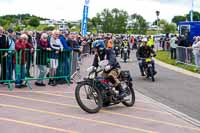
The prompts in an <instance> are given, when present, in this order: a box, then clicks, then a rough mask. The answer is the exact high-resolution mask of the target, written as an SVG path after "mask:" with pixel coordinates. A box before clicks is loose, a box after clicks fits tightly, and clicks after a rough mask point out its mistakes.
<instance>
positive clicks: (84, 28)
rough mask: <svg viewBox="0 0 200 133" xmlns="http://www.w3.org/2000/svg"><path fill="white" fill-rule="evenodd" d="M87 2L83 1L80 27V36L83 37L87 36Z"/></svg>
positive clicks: (86, 0) (87, 0)
mask: <svg viewBox="0 0 200 133" xmlns="http://www.w3.org/2000/svg"><path fill="white" fill-rule="evenodd" d="M88 5H89V0H85V4H84V8H83V19H82V25H81V34H82V35H83V36H85V35H87V22H88V9H89V6H88Z"/></svg>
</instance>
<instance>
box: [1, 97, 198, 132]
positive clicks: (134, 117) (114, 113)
mask: <svg viewBox="0 0 200 133" xmlns="http://www.w3.org/2000/svg"><path fill="white" fill-rule="evenodd" d="M0 95H3V96H8V97H14V98H19V99H25V100H32V101H37V102H44V103H49V104H55V105H60V106H69V107H73V108H80V107H79V106H75V105H70V104H62V103H57V102H49V101H45V100H38V99H32V98H26V97H21V96H13V95H8V94H0ZM101 112H104V113H107V114H112V115H117V116H123V117H127V118H131V119H139V120H144V121H150V122H154V123H159V124H164V125H168V126H173V127H179V128H185V129H190V130H195V131H199V132H200V128H193V127H188V126H182V125H179V124H175V123H171V122H164V121H160V120H154V119H149V118H143V117H137V116H132V115H127V114H122V113H117V112H112V111H107V110H101Z"/></svg>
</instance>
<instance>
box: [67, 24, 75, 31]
mask: <svg viewBox="0 0 200 133" xmlns="http://www.w3.org/2000/svg"><path fill="white" fill-rule="evenodd" d="M67 26H68V28H69V30H70V29H71V28H72V27H73V26H74V25H73V24H72V23H69V22H68V23H67Z"/></svg>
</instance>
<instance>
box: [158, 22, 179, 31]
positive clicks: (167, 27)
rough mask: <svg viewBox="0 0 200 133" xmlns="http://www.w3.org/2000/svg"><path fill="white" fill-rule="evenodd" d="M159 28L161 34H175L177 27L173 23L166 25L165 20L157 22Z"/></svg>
mask: <svg viewBox="0 0 200 133" xmlns="http://www.w3.org/2000/svg"><path fill="white" fill-rule="evenodd" d="M159 26H160V27H161V28H162V33H165V34H166V33H175V32H176V29H177V26H176V24H175V23H168V22H167V21H166V20H164V19H162V20H160V21H159Z"/></svg>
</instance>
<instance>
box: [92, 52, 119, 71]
mask: <svg viewBox="0 0 200 133" xmlns="http://www.w3.org/2000/svg"><path fill="white" fill-rule="evenodd" d="M100 56H101V55H95V57H94V60H93V66H94V67H98V66H99V61H102V60H104V59H107V60H108V65H110V66H111V67H112V69H115V68H120V65H119V63H118V62H117V59H116V56H115V53H114V51H113V49H105V55H104V58H100Z"/></svg>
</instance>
